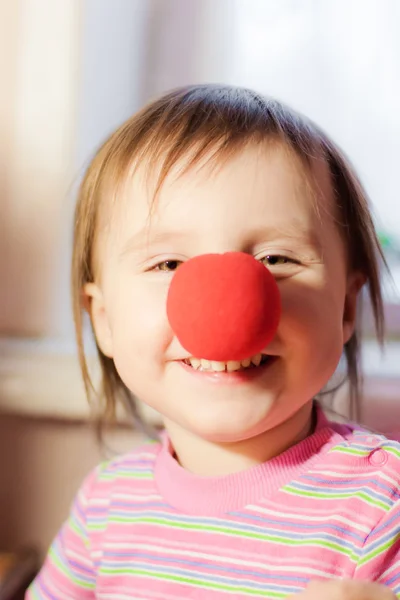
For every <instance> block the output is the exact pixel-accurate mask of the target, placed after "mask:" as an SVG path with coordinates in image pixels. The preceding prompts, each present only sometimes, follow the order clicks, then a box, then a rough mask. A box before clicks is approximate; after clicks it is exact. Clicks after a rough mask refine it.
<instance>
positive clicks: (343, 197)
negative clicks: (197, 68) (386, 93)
mask: <svg viewBox="0 0 400 600" xmlns="http://www.w3.org/2000/svg"><path fill="white" fill-rule="evenodd" d="M267 139H275V140H278V141H281V142H282V143H284V144H285V145H286V147H288V148H289V149H291V150H293V151H294V152H295V154H296V155H297V156H298V157H300V159H301V160H302V162H303V163H304V164H305V165H308V166H309V167H310V169H311V162H312V159H313V158H315V157H316V158H320V159H323V160H325V161H326V163H327V165H328V167H329V170H330V175H331V180H332V186H333V190H334V193H335V197H336V201H337V209H338V215H339V219H338V227H339V228H340V230H341V233H342V235H343V238H344V240H345V242H346V246H347V249H348V256H349V263H350V265H349V266H350V268H352V269H354V270H359V271H361V272H362V273H363V274H364V276H365V279H366V286H367V289H368V293H369V298H370V302H371V306H372V312H373V316H374V322H375V330H376V334H377V337H378V340H379V341H380V342H381V343H382V342H383V337H384V313H383V301H382V292H381V287H380V274H379V273H380V266H381V264H386V263H385V259H384V256H383V254H382V250H381V247H380V244H379V241H378V238H377V235H376V232H375V228H374V224H373V221H372V217H371V213H370V210H369V205H368V199H367V197H366V194H365V191H364V190H363V188H362V186H361V184H360V182H359V180H358V178H357V176H356V175H355V173H354V172H353V170H352V168H351V166H350V164H349V162H348V160H347V159H346V158H345V156H344V155H343V153H342V152H341V151H340V150H339V148H338V147H337V146H336V145H335V144H334V143H333V142H332V141H331V140H330V139H329V138H328V136H327V135H326V134H325V133H324V132H322V131H321V130H320V129H319V128H318V127H317V126H316V125H315V124H314V123H312V122H311V121H310V120H308V119H306V118H305V117H303V116H302V115H299V114H298V113H297V112H295V111H293V110H291V109H290V108H288V107H286V106H284V105H283V104H282V103H280V102H278V101H276V100H273V99H269V98H265V97H263V96H261V95H259V94H258V93H256V92H254V91H251V90H248V89H243V88H237V87H230V86H222V85H194V86H188V87H184V88H180V89H177V90H175V91H172V92H170V93H168V94H166V95H164V96H163V97H161V98H160V99H158V100H156V101H155V102H152V103H150V104H149V105H148V106H146V107H145V108H144V109H143V110H141V111H140V112H139V113H138V114H136V115H134V116H133V117H132V118H130V119H129V120H128V121H127V122H126V123H124V124H123V125H122V126H121V127H120V128H119V129H118V130H117V131H116V132H115V133H114V134H113V135H112V136H111V137H110V138H109V139H108V140H107V141H106V142H105V143H104V145H103V146H102V147H101V148H100V149H99V151H98V152H97V154H96V156H95V157H94V159H93V160H92V162H91V164H90V166H89V168H88V170H87V172H86V176H85V178H84V180H83V182H82V185H81V189H80V194H79V198H78V203H77V207H76V213H75V229H74V251H73V261H72V297H73V311H74V320H75V328H76V338H77V343H78V351H79V359H80V365H81V369H82V375H83V380H84V383H85V388H86V393H87V396H88V399H89V400H90V399H91V398H92V397H93V394H95V397H96V399H97V400H101V401H102V402H103V403H104V404H103V416H104V417H106V418H109V417H113V416H114V415H115V408H116V403H117V400H122V401H123V402H124V403H125V404H127V403H128V405H129V407H130V409H131V411H133V415H134V416H135V418H137V413H136V406H135V403H134V400H133V398H132V396H131V394H130V392H129V390H128V389H127V388H126V386H125V385H124V384H123V382H122V381H121V379H120V377H119V375H118V373H117V371H116V369H115V366H114V363H113V361H112V359H110V358H108V357H106V356H105V355H104V354H103V353H102V352H101V350H100V348H98V356H99V361H100V366H101V373H102V383H101V389H100V390H98V392H97V393H96V392H95V389H94V386H93V384H92V380H91V377H90V373H89V369H88V365H87V361H86V358H85V351H84V345H83V333H82V325H83V316H82V290H83V287H84V285H85V284H86V283H87V282H91V281H93V280H94V270H95V266H94V264H93V263H94V257H93V248H94V245H95V238H96V231H97V225H98V219H99V211H100V207H101V205H102V201H103V200H104V197H105V196H106V195H107V194H106V192H107V190H109V189H111V190H113V193H114V195H115V191H116V190H117V188H118V186H120V185H122V184H123V182H124V180H126V177H127V175H128V173H129V172H131V171H132V168H133V166H134V165H135V164H137V163H138V162H141V163H142V162H143V160H145V161H146V165H148V167H149V169H150V170H151V169H154V168H159V169H161V170H160V171H158V172H159V177H158V183H157V189H156V192H157V191H159V189H160V187H161V185H162V183H163V181H164V179H165V177H166V176H167V175H168V173H169V172H170V171H171V169H172V168H173V167H174V166H175V165H176V164H177V162H178V161H179V160H180V159H182V158H187V159H188V160H187V166H188V168H189V167H190V166H192V165H194V164H196V163H198V162H199V161H200V159H202V158H204V157H206V156H212V157H215V158H219V159H223V158H226V157H228V156H230V155H232V154H233V153H234V152H236V151H237V150H239V149H240V148H243V147H244V146H245V145H246V144H247V143H249V142H251V141H263V140H267ZM359 333H360V332H359V324H358V325H357V327H356V331H355V332H354V334H353V336H352V337H351V339H350V340H349V342H348V343H347V344H346V345H345V348H344V353H345V358H346V362H347V378H348V380H349V388H350V399H351V407H352V416H353V417H354V416H356V415H357V407H358V404H359V399H360V393H361V377H360V373H359V356H360V347H359Z"/></svg>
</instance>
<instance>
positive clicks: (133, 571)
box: [100, 567, 287, 598]
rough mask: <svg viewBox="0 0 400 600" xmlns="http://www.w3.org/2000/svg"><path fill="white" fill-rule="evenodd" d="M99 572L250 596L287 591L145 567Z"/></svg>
mask: <svg viewBox="0 0 400 600" xmlns="http://www.w3.org/2000/svg"><path fill="white" fill-rule="evenodd" d="M100 572H101V573H104V574H105V575H142V576H145V577H146V576H147V577H153V578H157V579H163V580H164V581H165V580H166V581H175V582H177V583H188V584H190V585H196V586H198V587H203V588H208V589H211V590H223V591H225V592H236V593H241V594H248V595H250V596H265V597H269V598H285V597H286V596H287V592H285V593H283V592H272V591H267V590H261V589H253V588H248V587H245V586H239V585H238V586H235V585H228V584H226V585H224V584H222V583H210V582H208V581H203V580H201V579H196V578H194V577H182V576H179V575H170V574H164V573H157V572H153V571H146V570H145V569H130V568H117V569H110V568H107V567H101V569H100Z"/></svg>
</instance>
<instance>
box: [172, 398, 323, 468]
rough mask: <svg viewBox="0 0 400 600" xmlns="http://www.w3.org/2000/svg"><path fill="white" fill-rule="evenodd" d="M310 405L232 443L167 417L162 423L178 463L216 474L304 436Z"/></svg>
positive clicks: (308, 429)
mask: <svg viewBox="0 0 400 600" xmlns="http://www.w3.org/2000/svg"><path fill="white" fill-rule="evenodd" d="M312 407H313V404H312V402H309V403H307V404H306V405H305V406H303V407H302V408H301V409H300V410H299V411H298V412H297V413H296V414H295V415H293V416H292V417H291V418H290V419H288V420H287V421H285V422H284V423H281V424H280V425H278V426H277V427H274V428H273V429H271V430H270V431H266V432H264V433H261V434H259V435H257V436H255V437H252V438H250V439H248V440H242V441H240V442H235V443H216V442H210V441H208V440H205V439H203V438H201V437H198V436H196V435H195V434H192V433H191V432H190V431H186V430H185V429H183V428H181V427H180V426H179V425H177V424H176V423H173V422H171V421H165V427H166V430H167V432H168V435H169V437H170V440H171V444H172V447H173V450H174V452H175V456H176V458H177V460H178V461H179V463H180V464H181V465H182V467H184V468H185V469H187V470H188V471H190V472H191V473H194V474H195V475H200V476H206V477H217V476H223V475H229V474H231V473H237V472H239V471H244V470H245V469H248V468H250V467H253V466H255V465H258V464H261V463H264V462H266V461H267V460H270V459H272V458H274V457H275V456H278V455H279V454H282V452H284V451H285V450H287V449H288V448H290V447H292V446H294V445H295V444H297V443H298V442H300V441H302V440H303V439H305V438H306V437H308V436H309V435H310V434H311V433H312V431H313V428H314V426H315V424H314V418H313V410H312Z"/></svg>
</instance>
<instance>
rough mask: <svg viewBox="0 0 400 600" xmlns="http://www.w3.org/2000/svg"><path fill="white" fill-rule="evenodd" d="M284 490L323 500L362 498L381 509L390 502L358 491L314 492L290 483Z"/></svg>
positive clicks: (388, 505)
mask: <svg viewBox="0 0 400 600" xmlns="http://www.w3.org/2000/svg"><path fill="white" fill-rule="evenodd" d="M282 489H283V490H284V491H285V492H290V493H292V494H294V495H296V496H306V497H307V498H323V499H325V500H336V499H343V498H360V499H362V500H364V501H365V502H366V503H367V504H370V505H371V506H377V507H379V508H382V509H383V510H386V509H388V508H389V507H390V506H391V505H392V503H391V502H389V501H388V502H387V503H384V502H381V501H380V500H375V499H372V498H370V497H369V496H368V494H365V493H364V492H358V493H356V494H355V493H354V492H337V493H334V494H332V493H329V492H328V493H324V492H315V491H312V492H311V491H310V492H307V491H306V490H298V489H297V488H294V487H292V486H290V485H287V486H285V487H284V488H282Z"/></svg>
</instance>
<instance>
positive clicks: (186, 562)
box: [104, 551, 310, 583]
mask: <svg viewBox="0 0 400 600" xmlns="http://www.w3.org/2000/svg"><path fill="white" fill-rule="evenodd" d="M104 557H105V558H108V559H112V558H114V557H115V558H117V559H118V558H121V557H124V558H125V559H129V558H132V559H136V558H140V559H144V560H150V561H158V562H162V563H165V562H168V563H176V564H180V565H182V564H184V565H188V566H191V567H199V568H204V569H208V570H213V571H224V572H226V573H233V574H237V575H247V576H249V577H256V578H261V579H270V578H271V576H272V577H273V578H274V579H277V580H280V581H293V582H296V583H308V582H309V580H310V578H309V577H298V576H296V575H275V574H271V573H262V572H259V571H251V570H249V569H237V568H234V567H225V566H222V565H218V564H214V563H212V564H209V563H205V562H201V561H198V560H189V559H186V558H185V559H183V558H173V557H166V556H164V555H163V556H159V555H155V554H146V553H143V552H140V553H135V552H129V551H127V552H113V551H107V552H105V553H104ZM105 564H108V565H113V564H114V563H113V562H112V561H111V560H107V561H106V562H105ZM119 564H120V563H116V564H115V565H114V566H115V568H118V566H119ZM121 564H126V565H130V566H134V565H132V563H129V562H125V563H121ZM199 574H200V575H201V573H199Z"/></svg>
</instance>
